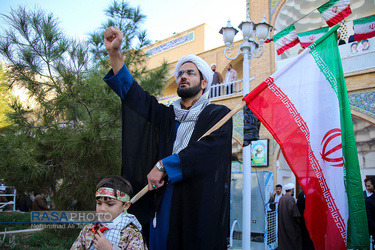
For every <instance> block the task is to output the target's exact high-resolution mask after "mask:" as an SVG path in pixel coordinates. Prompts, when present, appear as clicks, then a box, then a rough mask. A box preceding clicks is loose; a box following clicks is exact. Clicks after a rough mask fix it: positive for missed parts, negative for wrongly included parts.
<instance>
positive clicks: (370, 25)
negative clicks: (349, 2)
mask: <svg viewBox="0 0 375 250" xmlns="http://www.w3.org/2000/svg"><path fill="white" fill-rule="evenodd" d="M353 28H354V40H356V41H358V42H359V41H361V40H365V39H368V38H371V37H374V36H375V15H373V16H368V17H364V18H361V19H357V20H353Z"/></svg>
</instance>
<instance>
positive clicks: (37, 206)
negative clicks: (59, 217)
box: [33, 190, 50, 211]
mask: <svg viewBox="0 0 375 250" xmlns="http://www.w3.org/2000/svg"><path fill="white" fill-rule="evenodd" d="M47 197H48V192H47V190H43V191H42V193H40V194H38V195H37V196H36V197H35V198H34V200H33V211H45V210H49V209H50V207H49V206H48V205H47Z"/></svg>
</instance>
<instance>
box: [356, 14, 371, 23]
mask: <svg viewBox="0 0 375 250" xmlns="http://www.w3.org/2000/svg"><path fill="white" fill-rule="evenodd" d="M372 22H375V15H373V16H368V17H364V18H360V19H356V20H353V24H354V25H357V24H364V23H372Z"/></svg>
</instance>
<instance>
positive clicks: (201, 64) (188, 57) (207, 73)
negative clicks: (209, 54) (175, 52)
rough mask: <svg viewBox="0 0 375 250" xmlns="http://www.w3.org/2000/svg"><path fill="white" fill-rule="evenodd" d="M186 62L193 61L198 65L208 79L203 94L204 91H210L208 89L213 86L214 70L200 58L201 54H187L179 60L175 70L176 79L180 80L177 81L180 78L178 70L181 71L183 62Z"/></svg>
mask: <svg viewBox="0 0 375 250" xmlns="http://www.w3.org/2000/svg"><path fill="white" fill-rule="evenodd" d="M186 62H192V63H194V64H195V66H197V68H198V69H199V71H200V72H201V73H202V75H203V78H204V79H205V80H206V81H207V86H206V88H205V89H204V92H203V94H204V93H208V91H209V90H210V88H211V83H212V78H213V72H212V70H211V68H210V66H208V64H207V63H206V62H205V61H204V60H203V59H202V58H200V57H199V56H196V55H186V56H183V57H181V59H180V60H178V62H177V64H176V68H175V70H174V79H175V80H176V82H178V81H177V79H178V71H180V68H181V66H182V64H184V63H186Z"/></svg>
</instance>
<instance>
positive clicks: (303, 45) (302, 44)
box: [300, 42, 312, 48]
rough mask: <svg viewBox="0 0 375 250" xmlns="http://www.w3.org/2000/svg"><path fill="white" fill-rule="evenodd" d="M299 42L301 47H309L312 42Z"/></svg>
mask: <svg viewBox="0 0 375 250" xmlns="http://www.w3.org/2000/svg"><path fill="white" fill-rule="evenodd" d="M300 44H301V46H302V47H304V48H307V47H309V46H310V45H311V44H312V42H311V43H303V42H300Z"/></svg>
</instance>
